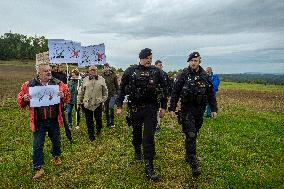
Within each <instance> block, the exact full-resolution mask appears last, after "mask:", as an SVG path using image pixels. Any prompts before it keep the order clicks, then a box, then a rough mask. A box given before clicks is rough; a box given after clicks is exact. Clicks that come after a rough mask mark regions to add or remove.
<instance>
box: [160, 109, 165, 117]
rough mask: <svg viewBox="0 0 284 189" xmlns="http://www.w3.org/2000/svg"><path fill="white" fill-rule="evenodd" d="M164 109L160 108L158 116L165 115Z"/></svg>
mask: <svg viewBox="0 0 284 189" xmlns="http://www.w3.org/2000/svg"><path fill="white" fill-rule="evenodd" d="M165 113H166V110H165V109H163V108H162V109H160V113H159V117H160V118H163V117H164V116H165Z"/></svg>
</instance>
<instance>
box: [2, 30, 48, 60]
mask: <svg viewBox="0 0 284 189" xmlns="http://www.w3.org/2000/svg"><path fill="white" fill-rule="evenodd" d="M47 41H48V40H47V39H46V38H45V37H44V36H41V37H37V36H34V37H32V36H30V37H29V36H26V35H23V34H18V33H12V32H10V33H5V34H4V35H1V37H0V60H11V59H30V60H34V59H35V57H36V54H38V53H41V52H45V51H48V45H47Z"/></svg>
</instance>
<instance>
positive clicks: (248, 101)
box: [218, 89, 284, 112]
mask: <svg viewBox="0 0 284 189" xmlns="http://www.w3.org/2000/svg"><path fill="white" fill-rule="evenodd" d="M218 99H219V105H220V106H221V107H223V108H226V107H228V106H235V105H243V106H246V107H249V108H252V109H255V110H257V111H271V112H284V91H283V92H282V93H280V92H279V93H276V92H262V91H244V90H224V89H223V90H220V91H219V92H218Z"/></svg>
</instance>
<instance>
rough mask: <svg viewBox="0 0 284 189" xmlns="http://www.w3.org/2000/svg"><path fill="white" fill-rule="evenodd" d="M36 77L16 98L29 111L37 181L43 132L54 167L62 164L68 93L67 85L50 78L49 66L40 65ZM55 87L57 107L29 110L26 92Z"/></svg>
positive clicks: (25, 84)
mask: <svg viewBox="0 0 284 189" xmlns="http://www.w3.org/2000/svg"><path fill="white" fill-rule="evenodd" d="M36 70H37V76H36V77H35V78H34V79H32V80H30V81H27V82H25V83H24V84H23V85H22V87H21V91H20V92H19V94H18V98H17V100H18V104H19V106H20V107H21V108H24V107H27V106H28V107H29V111H30V127H31V129H32V131H33V170H34V171H35V175H34V177H33V178H34V179H39V178H41V177H42V176H43V175H44V170H43V165H44V157H43V156H44V154H43V147H44V142H45V135H46V132H47V133H48V136H49V138H50V140H51V142H52V148H51V154H52V156H53V157H54V163H55V165H60V164H61V158H60V156H61V142H60V130H59V128H60V127H61V126H62V124H63V118H62V109H63V104H64V103H67V102H69V100H70V92H69V89H68V87H67V85H66V84H64V83H63V82H62V81H59V80H57V79H55V78H54V77H52V75H51V68H50V65H49V64H39V65H37V66H36ZM46 85H58V86H59V93H58V95H59V96H60V103H59V104H54V105H49V106H41V107H30V99H31V96H30V94H29V88H30V87H35V86H46Z"/></svg>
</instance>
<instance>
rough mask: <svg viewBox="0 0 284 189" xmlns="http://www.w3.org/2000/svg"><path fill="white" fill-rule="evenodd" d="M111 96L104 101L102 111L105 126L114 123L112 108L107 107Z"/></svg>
mask: <svg viewBox="0 0 284 189" xmlns="http://www.w3.org/2000/svg"><path fill="white" fill-rule="evenodd" d="M110 99H111V98H108V99H107V100H106V101H105V103H104V108H105V109H104V110H105V111H104V112H105V115H106V124H107V127H110V126H111V125H114V108H110V107H109V102H110Z"/></svg>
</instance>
